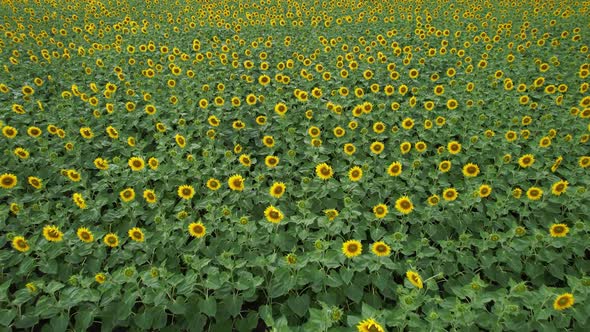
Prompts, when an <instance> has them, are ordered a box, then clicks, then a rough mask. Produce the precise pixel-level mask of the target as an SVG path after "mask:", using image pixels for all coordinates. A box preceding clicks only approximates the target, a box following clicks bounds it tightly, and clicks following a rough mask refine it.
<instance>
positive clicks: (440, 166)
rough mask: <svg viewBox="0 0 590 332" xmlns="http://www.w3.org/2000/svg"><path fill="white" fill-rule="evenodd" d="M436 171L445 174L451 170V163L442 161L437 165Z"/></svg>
mask: <svg viewBox="0 0 590 332" xmlns="http://www.w3.org/2000/svg"><path fill="white" fill-rule="evenodd" d="M438 170H439V171H441V172H443V173H446V172H448V171H450V170H451V162H450V161H449V160H443V161H441V162H440V163H439V164H438Z"/></svg>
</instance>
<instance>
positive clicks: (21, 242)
mask: <svg viewBox="0 0 590 332" xmlns="http://www.w3.org/2000/svg"><path fill="white" fill-rule="evenodd" d="M16 246H17V247H19V248H25V247H26V246H27V243H26V242H25V240H23V239H18V241H16Z"/></svg>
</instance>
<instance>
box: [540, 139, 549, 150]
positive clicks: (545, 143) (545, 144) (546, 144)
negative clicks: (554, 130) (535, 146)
mask: <svg viewBox="0 0 590 332" xmlns="http://www.w3.org/2000/svg"><path fill="white" fill-rule="evenodd" d="M550 145H551V138H549V137H547V136H544V137H542V138H541V140H540V141H539V147H542V148H546V147H549V146H550Z"/></svg>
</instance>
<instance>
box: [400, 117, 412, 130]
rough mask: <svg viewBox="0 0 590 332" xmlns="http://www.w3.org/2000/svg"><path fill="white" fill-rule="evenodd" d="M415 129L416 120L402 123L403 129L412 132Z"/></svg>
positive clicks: (409, 119) (405, 120)
mask: <svg viewBox="0 0 590 332" xmlns="http://www.w3.org/2000/svg"><path fill="white" fill-rule="evenodd" d="M413 127H414V120H413V119H412V118H405V119H404V120H403V121H402V128H404V129H406V130H410V129H412V128H413Z"/></svg>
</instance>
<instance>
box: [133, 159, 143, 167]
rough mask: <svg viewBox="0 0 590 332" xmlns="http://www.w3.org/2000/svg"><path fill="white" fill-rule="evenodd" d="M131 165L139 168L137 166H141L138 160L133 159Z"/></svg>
mask: <svg viewBox="0 0 590 332" xmlns="http://www.w3.org/2000/svg"><path fill="white" fill-rule="evenodd" d="M133 166H134V167H138V168H139V167H141V161H139V160H134V161H133Z"/></svg>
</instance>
